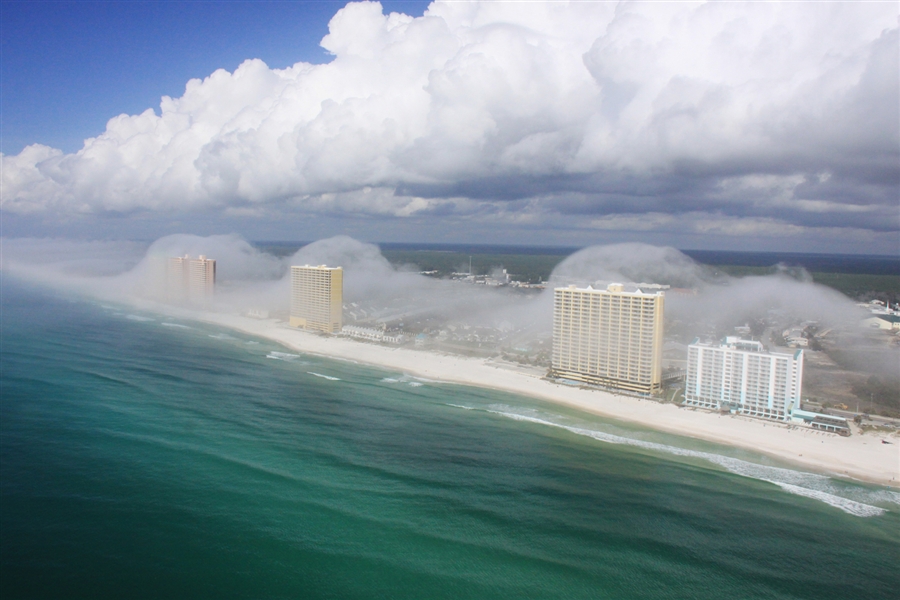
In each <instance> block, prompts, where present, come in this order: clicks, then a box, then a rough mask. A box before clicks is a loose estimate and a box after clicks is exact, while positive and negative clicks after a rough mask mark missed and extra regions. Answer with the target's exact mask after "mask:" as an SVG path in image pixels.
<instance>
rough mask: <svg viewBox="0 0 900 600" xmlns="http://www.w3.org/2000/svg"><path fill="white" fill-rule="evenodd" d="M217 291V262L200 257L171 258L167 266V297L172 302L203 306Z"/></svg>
mask: <svg viewBox="0 0 900 600" xmlns="http://www.w3.org/2000/svg"><path fill="white" fill-rule="evenodd" d="M215 291H216V261H215V260H213V259H211V258H206V256H204V255H202V254H201V255H200V256H199V257H198V258H191V257H190V256H189V255H187V254H186V255H184V256H175V257H172V258H169V260H168V263H167V265H166V297H167V298H168V300H169V301H170V302H184V301H185V300H189V301H191V302H193V303H197V304H203V303H206V302H208V301H210V300H212V297H213V294H214V293H215Z"/></svg>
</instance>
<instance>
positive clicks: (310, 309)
mask: <svg viewBox="0 0 900 600" xmlns="http://www.w3.org/2000/svg"><path fill="white" fill-rule="evenodd" d="M343 301H344V270H343V269H342V268H341V267H326V266H325V265H320V266H317V267H311V266H309V265H304V266H302V267H291V319H290V324H291V326H292V327H301V328H303V329H309V330H311V331H322V332H325V333H340V331H341V327H342V326H343Z"/></svg>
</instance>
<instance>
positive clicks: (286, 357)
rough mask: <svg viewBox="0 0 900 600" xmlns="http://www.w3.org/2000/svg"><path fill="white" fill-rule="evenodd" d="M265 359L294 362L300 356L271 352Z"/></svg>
mask: <svg viewBox="0 0 900 600" xmlns="http://www.w3.org/2000/svg"><path fill="white" fill-rule="evenodd" d="M266 358H271V359H274V360H286V361H292V360H296V359H298V358H300V355H299V354H291V353H290V352H276V351H274V350H273V351H271V352H269V353H268V354H267V355H266Z"/></svg>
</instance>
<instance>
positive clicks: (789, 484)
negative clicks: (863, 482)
mask: <svg viewBox="0 0 900 600" xmlns="http://www.w3.org/2000/svg"><path fill="white" fill-rule="evenodd" d="M451 406H452V405H451ZM459 408H464V409H467V410H473V408H472V407H466V406H460V407H459ZM474 410H477V409H474ZM484 410H485V411H486V412H489V413H491V414H495V415H499V416H502V417H506V418H509V419H514V420H516V421H527V422H530V423H537V424H540V425H547V426H550V427H557V428H560V429H565V430H566V431H569V432H571V433H574V434H576V435H583V436H587V437H590V438H593V439H595V440H598V441H601V442H606V443H609V444H620V445H626V446H636V447H639V448H645V449H647V450H654V451H656V452H663V453H666V454H671V455H675V456H686V457H691V458H699V459H703V460H706V461H709V462H711V463H713V464H716V465H719V466H720V467H723V468H724V469H726V470H727V471H729V472H731V473H734V474H735V475H740V476H742V477H750V478H752V479H758V480H761V481H767V482H769V483H772V484H774V485H777V486H778V487H780V488H781V489H782V490H784V491H786V492H789V493H791V494H796V495H798V496H804V497H806V498H812V499H814V500H819V501H820V502H824V503H825V504H828V505H830V506H833V507H835V508H838V509H840V510H842V511H844V512H846V513H848V514H851V515H854V516H857V517H875V516H878V515H881V514H884V513H885V512H886V511H885V509H883V508H880V507H878V506H872V505H871V504H867V503H866V502H863V501H862V500H866V501H868V502H891V503H894V504H900V494H898V493H896V492H891V491H887V490H882V491H876V492H869V491H868V490H865V489H863V488H858V489H857V490H850V489H848V490H839V489H838V488H837V487H836V486H835V485H834V481H833V480H832V478H830V477H828V476H827V475H819V474H816V473H806V472H803V471H794V470H792V469H785V468H781V467H770V466H766V465H760V464H757V463H752V462H749V461H746V460H741V459H738V458H732V457H730V456H722V455H720V454H714V453H711V452H703V451H700V450H688V449H686V448H679V447H677V446H670V445H668V444H660V443H657V442H648V441H646V440H639V439H635V438H629V437H624V436H621V435H615V434H611V433H606V432H603V431H598V430H596V429H590V428H587V427H577V426H573V425H566V424H564V423H558V422H555V421H553V420H548V419H550V418H552V417H545V418H541V417H537V416H532V415H527V414H522V413H520V412H514V411H515V409H513V408H512V407H510V406H506V405H491V406H490V407H488V408H486V409H484ZM848 492H849V493H848ZM840 494H844V495H840ZM846 495H856V496H859V497H860V499H859V500H854V499H851V498H847V497H845V496H846Z"/></svg>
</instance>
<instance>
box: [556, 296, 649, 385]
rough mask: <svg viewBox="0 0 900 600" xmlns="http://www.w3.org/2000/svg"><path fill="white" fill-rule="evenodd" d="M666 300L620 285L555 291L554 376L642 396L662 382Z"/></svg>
mask: <svg viewBox="0 0 900 600" xmlns="http://www.w3.org/2000/svg"><path fill="white" fill-rule="evenodd" d="M664 302H665V296H664V295H663V293H662V292H656V293H652V294H648V293H644V292H642V291H640V290H637V291H635V292H626V291H624V290H623V286H622V285H621V284H617V283H613V284H610V285H609V287H608V288H607V289H606V290H595V289H593V288H592V287H590V286H588V287H587V288H578V287H576V286H574V285H572V286H569V287H565V288H556V289H555V290H554V306H553V361H552V369H551V374H552V375H553V376H556V377H561V378H564V379H572V380H575V381H583V382H585V383H590V384H596V385H602V386H605V387H612V388H617V389H622V390H627V391H631V392H638V393H642V394H652V393H654V392H657V391H659V389H660V381H661V379H662V344H663V311H664V307H665V306H664Z"/></svg>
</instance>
